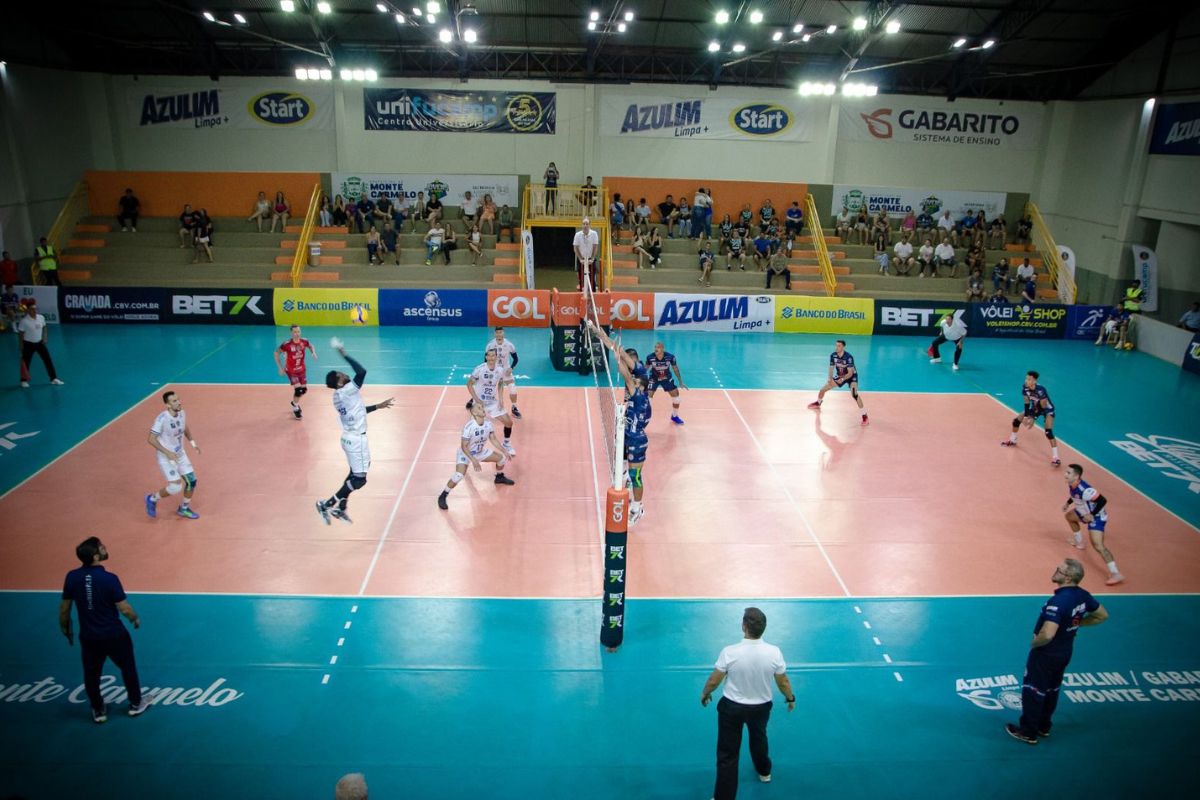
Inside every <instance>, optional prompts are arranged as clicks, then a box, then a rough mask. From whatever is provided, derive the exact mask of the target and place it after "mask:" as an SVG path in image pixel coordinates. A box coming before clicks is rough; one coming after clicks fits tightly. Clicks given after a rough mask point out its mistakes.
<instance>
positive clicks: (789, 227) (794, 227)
mask: <svg viewBox="0 0 1200 800" xmlns="http://www.w3.org/2000/svg"><path fill="white" fill-rule="evenodd" d="M786 217H787V219H786V220H784V223H783V229H784V233H785V234H787V233H792V234H795V235H797V236H799V235H800V231H801V230H802V229H803V228H804V209H803V208H801V207H800V201H799V200H793V201H792V205H791V206H790V207H789V208H788V210H787V213H786Z"/></svg>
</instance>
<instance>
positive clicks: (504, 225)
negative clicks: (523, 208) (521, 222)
mask: <svg viewBox="0 0 1200 800" xmlns="http://www.w3.org/2000/svg"><path fill="white" fill-rule="evenodd" d="M496 219H497V223H498V225H499V229H498V230H499V234H500V235H503V234H504V231H506V230H507V231H508V241H509V243H510V244H511V243H515V242H516V241H517V223H516V222H515V221H513V212H512V209H511V208H509V207H508V203H505V204H504V205H502V206H500V211H499V213H498V215H497V217H496ZM497 238H499V236H497Z"/></svg>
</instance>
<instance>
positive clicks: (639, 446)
mask: <svg viewBox="0 0 1200 800" xmlns="http://www.w3.org/2000/svg"><path fill="white" fill-rule="evenodd" d="M649 446H650V441H649V440H648V439H647V438H646V437H645V436H635V437H634V438H632V439H626V440H625V460H626V461H628V462H629V463H630V464H641V463H642V462H644V461H645V460H646V448H647V447H649Z"/></svg>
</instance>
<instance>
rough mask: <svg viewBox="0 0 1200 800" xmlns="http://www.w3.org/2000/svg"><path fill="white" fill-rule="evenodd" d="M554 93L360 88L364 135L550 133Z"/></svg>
mask: <svg viewBox="0 0 1200 800" xmlns="http://www.w3.org/2000/svg"><path fill="white" fill-rule="evenodd" d="M556 114H557V109H556V103H555V94H554V92H509V91H498V92H497V91H484V90H476V91H468V92H464V91H457V90H452V89H370V88H363V128H364V129H365V130H368V131H426V132H458V133H550V134H552V133H554V128H555V117H556Z"/></svg>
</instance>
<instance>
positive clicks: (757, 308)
mask: <svg viewBox="0 0 1200 800" xmlns="http://www.w3.org/2000/svg"><path fill="white" fill-rule="evenodd" d="M654 327H655V328H656V329H659V328H673V329H677V330H685V331H739V332H741V333H770V332H771V331H774V330H775V295H773V294H755V295H729V294H668V293H665V292H657V293H655V295H654Z"/></svg>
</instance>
